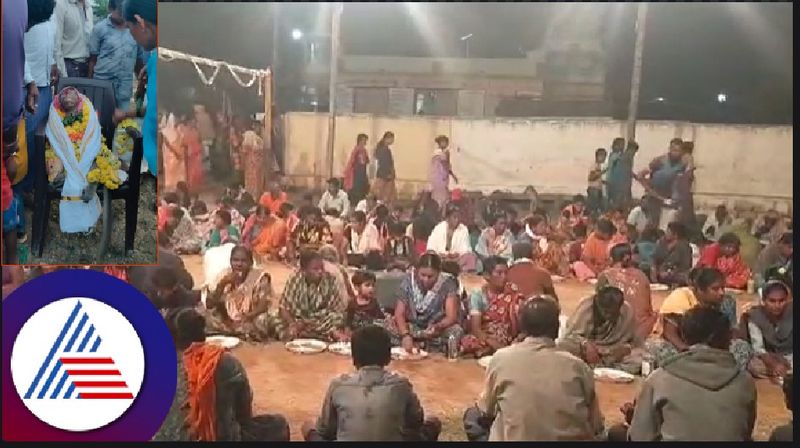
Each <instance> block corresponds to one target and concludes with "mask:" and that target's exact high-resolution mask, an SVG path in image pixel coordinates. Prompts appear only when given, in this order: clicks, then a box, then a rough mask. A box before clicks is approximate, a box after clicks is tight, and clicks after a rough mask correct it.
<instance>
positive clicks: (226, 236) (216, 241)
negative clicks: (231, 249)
mask: <svg viewBox="0 0 800 448" xmlns="http://www.w3.org/2000/svg"><path fill="white" fill-rule="evenodd" d="M239 238H240V235H239V229H237V228H236V226H234V225H233V224H231V213H230V212H229V211H227V210H217V211H216V213H214V228H213V229H212V230H211V233H210V234H209V235H208V244H207V245H206V249H210V248H212V247H219V246H222V245H223V244H228V243H234V244H236V243H238V242H239Z"/></svg>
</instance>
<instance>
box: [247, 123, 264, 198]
mask: <svg viewBox="0 0 800 448" xmlns="http://www.w3.org/2000/svg"><path fill="white" fill-rule="evenodd" d="M254 127H256V129H257V128H258V127H259V124H258V123H254ZM241 153H242V158H243V159H244V160H245V163H244V187H245V189H246V190H247V191H248V192H249V193H250V194H252V195H253V196H255V195H257V194H259V193H261V192H262V191H263V190H264V173H265V172H266V169H265V165H264V161H265V157H266V153H265V150H264V140H263V139H262V138H261V137H259V136H258V134H257V133H256V132H255V131H254V130H252V129H251V130H247V131H245V133H244V134H243V135H242V149H241Z"/></svg>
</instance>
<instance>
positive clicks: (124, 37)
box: [88, 0, 144, 110]
mask: <svg viewBox="0 0 800 448" xmlns="http://www.w3.org/2000/svg"><path fill="white" fill-rule="evenodd" d="M121 2H122V0H108V17H106V18H105V19H103V20H101V21H100V22H98V23H97V25H96V26H95V27H94V29H93V30H92V34H91V37H90V38H89V55H90V56H89V72H88V77H89V78H96V79H105V80H109V81H111V84H112V85H113V86H114V99H115V100H116V102H117V109H122V110H128V109H130V104H131V96H132V95H133V76H134V73H139V71H140V70H141V68H142V65H143V64H144V51H143V50H142V47H140V46H139V45H137V44H136V41H135V40H133V37H132V36H131V33H129V32H128V27H127V26H126V25H125V20H124V19H123V18H122V12H121V11H120V8H119V6H120V4H121Z"/></svg>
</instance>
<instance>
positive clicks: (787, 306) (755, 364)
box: [740, 280, 794, 378]
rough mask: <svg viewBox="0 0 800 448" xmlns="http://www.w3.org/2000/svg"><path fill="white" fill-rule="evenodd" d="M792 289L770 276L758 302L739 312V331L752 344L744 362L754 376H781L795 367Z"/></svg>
mask: <svg viewBox="0 0 800 448" xmlns="http://www.w3.org/2000/svg"><path fill="white" fill-rule="evenodd" d="M792 310H793V307H792V293H791V290H790V289H789V287H788V286H787V285H786V284H785V283H783V282H782V281H780V280H769V281H768V282H767V283H766V284H765V285H764V287H763V288H762V291H761V304H760V305H756V306H754V307H752V308H750V309H749V310H747V311H745V312H744V313H742V319H741V323H740V331H741V333H742V334H745V335H747V339H748V341H749V342H750V344H752V347H753V353H754V356H753V359H751V360H750V363H749V364H748V366H747V370H749V371H750V374H752V375H753V376H754V377H756V378H782V377H784V376H785V375H786V373H787V372H789V371H791V370H792V369H793V368H794V357H793V353H794V350H793V338H794V318H793V317H794V316H793V312H792Z"/></svg>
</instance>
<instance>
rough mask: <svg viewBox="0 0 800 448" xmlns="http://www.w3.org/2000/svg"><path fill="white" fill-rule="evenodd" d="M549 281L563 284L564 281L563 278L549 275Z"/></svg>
mask: <svg viewBox="0 0 800 448" xmlns="http://www.w3.org/2000/svg"><path fill="white" fill-rule="evenodd" d="M550 280H552V281H553V283H558V282H563V281H564V277H562V276H560V275H551V276H550Z"/></svg>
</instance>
